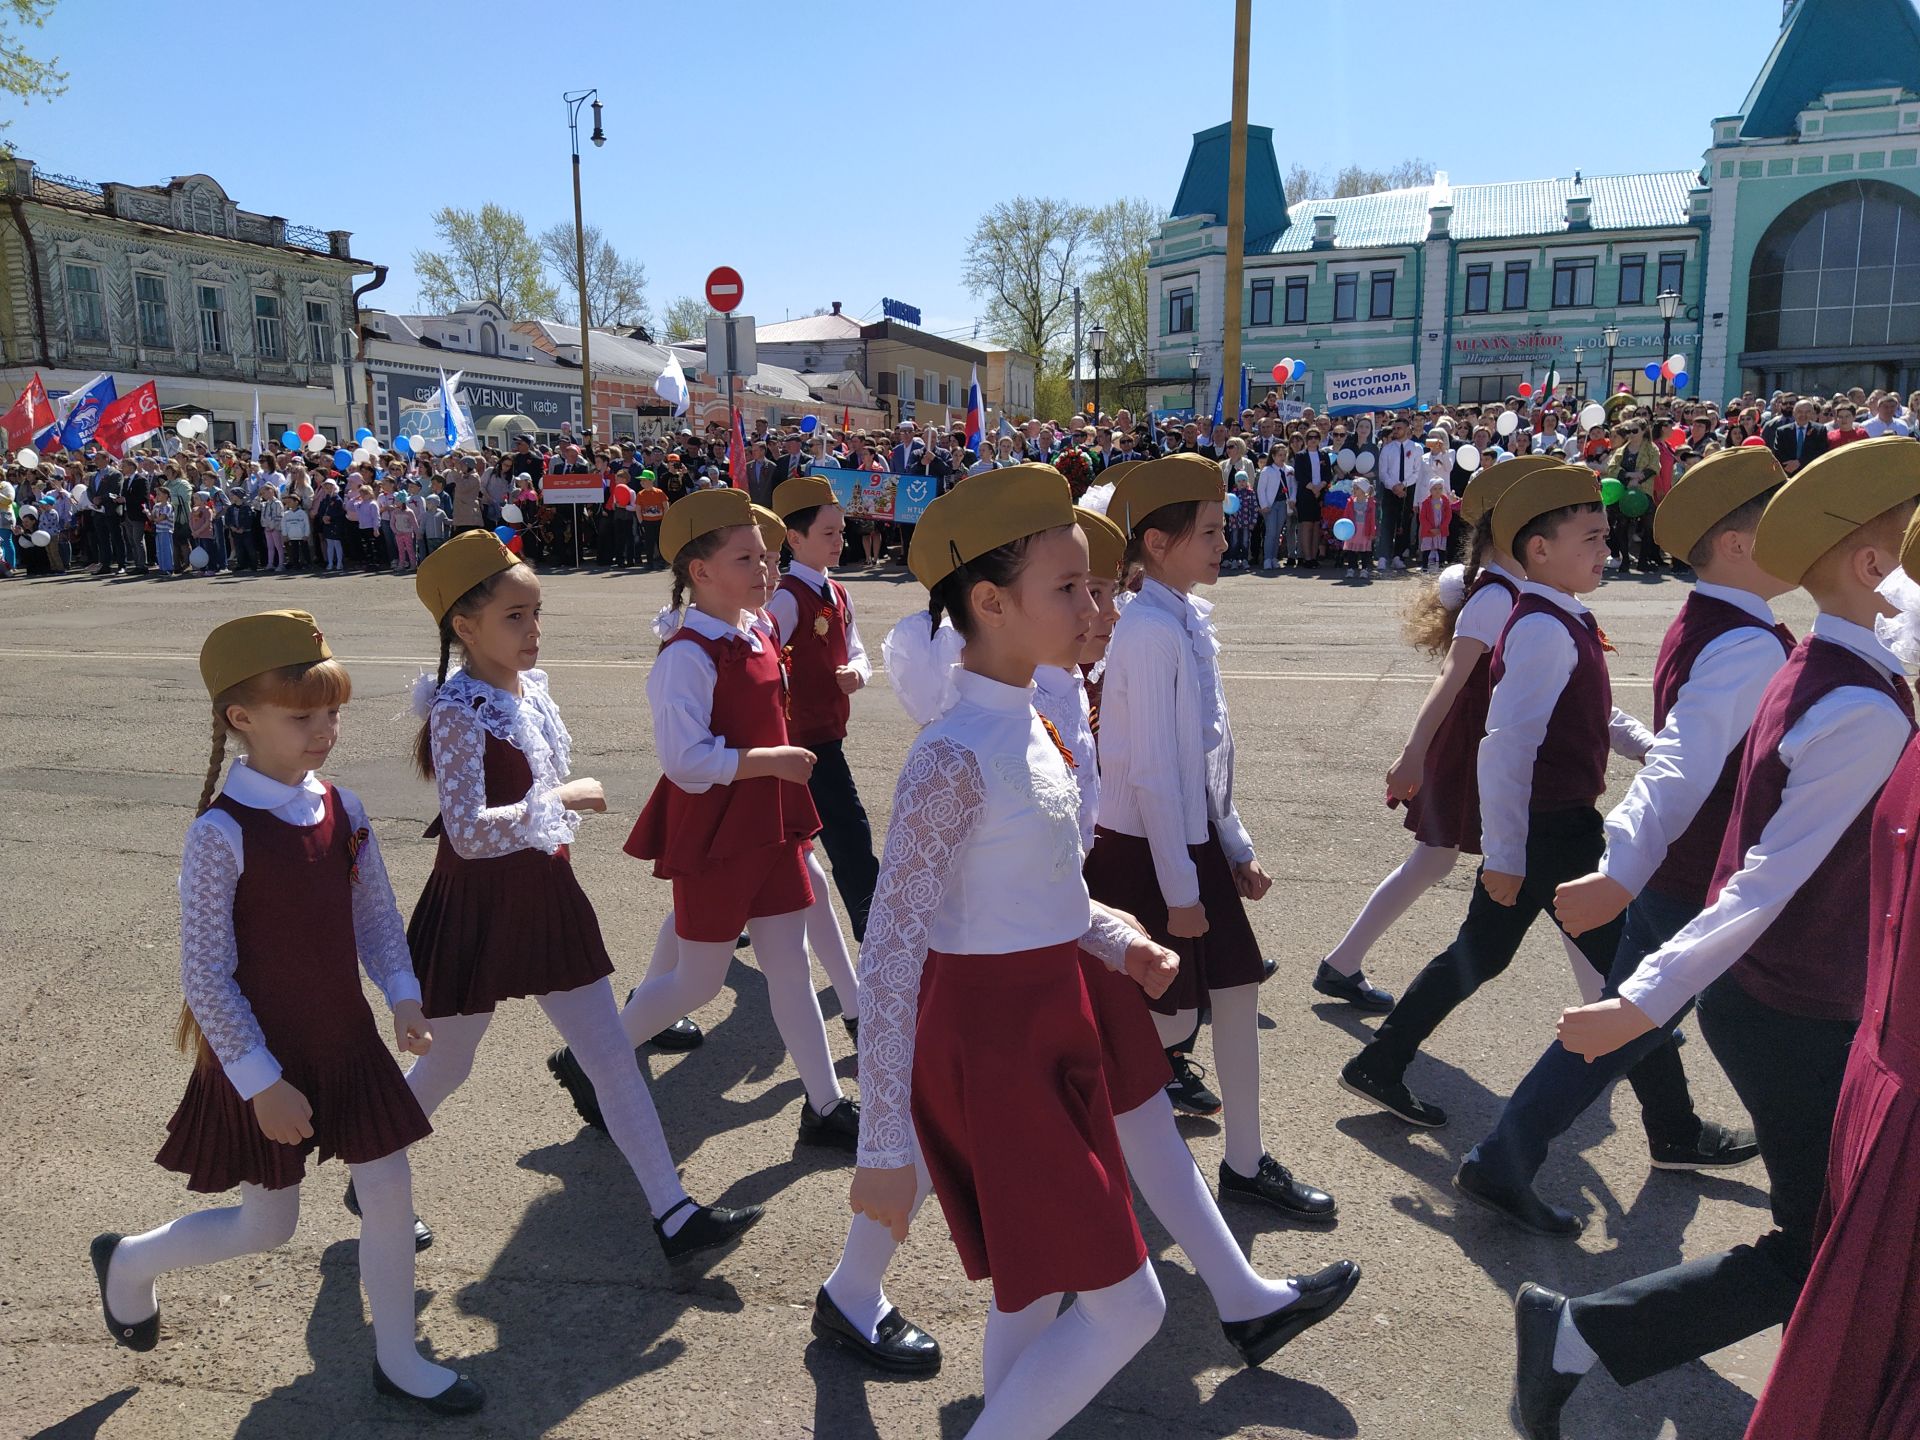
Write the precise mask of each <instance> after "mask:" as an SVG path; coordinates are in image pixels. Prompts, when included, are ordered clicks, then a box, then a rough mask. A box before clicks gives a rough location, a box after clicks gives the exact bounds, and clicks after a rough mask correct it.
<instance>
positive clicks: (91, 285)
mask: <svg viewBox="0 0 1920 1440" xmlns="http://www.w3.org/2000/svg"><path fill="white" fill-rule="evenodd" d="M67 322H68V324H70V325H71V326H72V327H73V338H74V339H76V340H95V341H104V340H105V339H106V338H107V311H106V307H105V306H104V305H102V304H101V303H100V272H99V271H98V270H96V269H94V268H93V266H91V265H69V266H67Z"/></svg>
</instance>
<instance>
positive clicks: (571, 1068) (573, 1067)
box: [547, 1046, 607, 1132]
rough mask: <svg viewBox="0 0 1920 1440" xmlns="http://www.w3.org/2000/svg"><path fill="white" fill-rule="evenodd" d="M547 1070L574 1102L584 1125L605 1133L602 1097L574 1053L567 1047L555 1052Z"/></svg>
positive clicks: (605, 1122)
mask: <svg viewBox="0 0 1920 1440" xmlns="http://www.w3.org/2000/svg"><path fill="white" fill-rule="evenodd" d="M547 1069H548V1070H549V1071H550V1072H551V1073H552V1075H553V1078H554V1079H555V1080H558V1081H559V1082H560V1088H561V1089H562V1090H564V1091H566V1092H567V1098H568V1099H569V1100H571V1101H573V1110H574V1113H575V1114H576V1115H578V1116H579V1117H580V1119H581V1120H582V1121H583V1122H584V1123H586V1124H588V1125H591V1126H592V1127H593V1128H594V1129H596V1130H599V1131H602V1132H604V1131H605V1130H606V1128H607V1121H606V1117H605V1116H603V1115H602V1114H601V1113H600V1097H599V1096H598V1095H596V1094H594V1091H593V1081H591V1080H589V1079H588V1078H587V1072H586V1071H585V1070H583V1069H581V1068H580V1062H579V1061H578V1060H576V1059H574V1058H573V1051H572V1050H571V1049H569V1048H567V1047H565V1046H562V1047H561V1048H560V1049H558V1050H556V1051H554V1052H553V1054H551V1055H549V1056H548V1057H547Z"/></svg>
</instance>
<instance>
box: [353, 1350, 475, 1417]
mask: <svg viewBox="0 0 1920 1440" xmlns="http://www.w3.org/2000/svg"><path fill="white" fill-rule="evenodd" d="M373 1388H374V1389H375V1390H377V1391H378V1392H379V1393H380V1394H382V1395H391V1396H392V1397H393V1398H394V1399H396V1400H404V1401H406V1402H407V1403H408V1404H409V1405H418V1406H419V1407H420V1408H421V1409H422V1410H426V1411H429V1412H431V1413H432V1414H435V1415H471V1414H473V1412H474V1411H476V1410H478V1409H479V1408H480V1407H481V1406H482V1405H484V1404H486V1403H487V1392H486V1391H484V1390H482V1389H481V1388H480V1387H479V1386H478V1385H477V1384H475V1383H474V1382H473V1381H471V1380H469V1379H468V1378H467V1377H466V1376H464V1375H455V1376H454V1377H453V1383H452V1384H451V1385H449V1386H447V1388H446V1389H444V1390H442V1391H441V1392H440V1393H439V1394H438V1395H415V1394H414V1393H413V1392H412V1391H411V1390H402V1389H401V1388H400V1387H399V1386H398V1385H396V1384H394V1383H393V1381H391V1380H389V1379H388V1378H387V1372H386V1371H384V1370H382V1369H381V1368H380V1362H379V1361H378V1360H376V1361H374V1362H373Z"/></svg>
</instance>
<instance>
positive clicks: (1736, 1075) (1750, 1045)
mask: <svg viewBox="0 0 1920 1440" xmlns="http://www.w3.org/2000/svg"><path fill="white" fill-rule="evenodd" d="M1917 496H1920V443H1916V442H1914V441H1912V440H1907V439H1904V438H1902V437H1898V436H1888V437H1884V438H1882V439H1877V440H1860V441H1855V442H1854V443H1853V444H1851V445H1848V446H1845V447H1843V448H1841V449H1838V450H1834V451H1831V452H1829V453H1828V454H1827V455H1824V456H1821V457H1820V458H1819V459H1818V460H1816V461H1814V462H1812V463H1811V464H1809V465H1808V466H1807V467H1806V468H1805V469H1804V470H1802V471H1800V472H1799V473H1798V474H1797V475H1795V476H1794V478H1793V479H1792V480H1790V481H1788V482H1787V484H1786V485H1785V486H1783V487H1782V488H1781V489H1780V490H1779V492H1778V493H1777V494H1775V496H1774V498H1773V500H1772V501H1771V502H1770V503H1769V504H1768V506H1767V510H1766V514H1765V515H1764V516H1763V517H1762V519H1761V521H1760V529H1759V533H1758V535H1757V537H1756V541H1755V545H1754V558H1755V559H1756V560H1757V561H1758V562H1759V563H1760V565H1761V567H1762V568H1763V569H1765V570H1767V571H1769V572H1770V573H1772V574H1774V575H1776V576H1778V577H1779V578H1780V579H1781V580H1783V581H1787V582H1790V583H1793V584H1799V585H1803V586H1804V587H1805V588H1806V591H1807V593H1808V594H1809V595H1811V596H1812V597H1813V599H1814V602H1815V604H1816V605H1817V606H1818V607H1819V611H1820V613H1819V617H1818V618H1817V619H1816V620H1815V621H1814V626H1813V633H1812V635H1810V636H1809V637H1808V638H1806V639H1804V640H1802V641H1801V642H1800V643H1799V645H1797V646H1796V647H1795V648H1794V651H1793V654H1792V655H1791V657H1789V659H1788V660H1787V663H1786V664H1785V665H1784V666H1783V667H1782V668H1781V670H1780V672H1779V674H1777V675H1776V676H1775V677H1774V678H1773V681H1772V682H1771V683H1770V684H1769V685H1768V686H1767V690H1766V693H1765V695H1764V696H1763V697H1762V698H1761V701H1760V707H1759V711H1758V713H1757V714H1756V715H1755V716H1754V720H1753V726H1752V728H1751V730H1750V731H1749V732H1748V735H1747V747H1746V754H1745V756H1744V757H1743V759H1742V761H1741V766H1740V779H1739V784H1738V786H1737V787H1736V789H1735V791H1734V797H1733V807H1732V812H1731V815H1730V817H1729V820H1728V823H1727V831H1726V835H1725V838H1724V840H1723V842H1722V845H1721V848H1720V855H1719V859H1718V862H1717V864H1716V866H1715V869H1714V876H1713V882H1712V885H1711V887H1710V888H1709V890H1708V896H1707V899H1708V904H1707V908H1706V910H1704V911H1703V912H1702V913H1701V914H1700V915H1699V916H1698V917H1697V918H1695V919H1694V920H1692V921H1691V922H1689V923H1688V924H1687V925H1686V926H1684V927H1683V928H1682V929H1681V930H1680V931H1679V933H1678V934H1676V935H1675V936H1674V937H1673V939H1672V940H1670V941H1669V942H1668V943H1667V944H1665V945H1663V946H1661V947H1660V948H1659V949H1658V950H1656V951H1654V952H1653V954H1651V955H1649V956H1648V957H1647V958H1646V959H1645V960H1643V961H1641V963H1640V966H1639V968H1638V969H1637V970H1635V972H1634V973H1633V975H1632V976H1630V977H1629V978H1628V979H1626V980H1625V981H1623V982H1622V983H1621V985H1620V987H1619V994H1618V996H1617V997H1616V998H1614V999H1610V1000H1603V1001H1601V1002H1600V1003H1599V1004H1597V1005H1588V1006H1582V1007H1579V1008H1577V1009H1573V1010H1569V1011H1567V1012H1566V1014H1564V1015H1563V1016H1562V1017H1561V1020H1560V1043H1561V1044H1562V1045H1563V1046H1565V1047H1566V1048H1567V1049H1568V1050H1571V1051H1574V1052H1576V1053H1578V1054H1580V1055H1584V1056H1587V1057H1588V1058H1598V1057H1599V1056H1602V1055H1606V1054H1610V1053H1611V1052H1613V1051H1614V1050H1617V1049H1619V1048H1620V1047H1621V1046H1623V1045H1626V1044H1629V1043H1631V1042H1632V1041H1634V1040H1636V1039H1638V1038H1639V1037H1640V1036H1642V1035H1644V1034H1647V1033H1649V1032H1650V1031H1652V1030H1653V1029H1654V1028H1655V1027H1656V1026H1659V1025H1663V1024H1665V1023H1667V1022H1668V1021H1670V1020H1671V1019H1672V1018H1673V1017H1674V1016H1675V1015H1677V1014H1679V1013H1680V1010H1681V1008H1682V1007H1683V1006H1685V1005H1686V1004H1687V1002H1688V1001H1690V1000H1692V999H1693V998H1694V997H1695V996H1698V997H1699V1010H1700V1029H1701V1033H1702V1034H1703V1035H1705V1036H1706V1040H1707V1044H1708V1045H1709V1046H1711V1047H1712V1049H1713V1053H1714V1056H1715V1057H1716V1058H1717V1059H1718V1060H1719V1061H1720V1065H1721V1068H1722V1069H1724V1070H1725V1071H1726V1072H1727V1078H1728V1080H1730V1081H1731V1082H1732V1083H1733V1088H1734V1091H1735V1093H1737V1094H1738V1095H1739V1097H1740V1099H1741V1102H1742V1103H1743V1104H1744V1105H1745V1106H1746V1107H1747V1110H1748V1112H1749V1113H1750V1114H1751V1115H1752V1116H1753V1119H1754V1128H1755V1130H1756V1131H1757V1132H1758V1134H1759V1139H1760V1155H1761V1158H1762V1159H1763V1160H1764V1161H1765V1162H1766V1166H1767V1175H1768V1179H1769V1181H1770V1182H1771V1186H1772V1196H1771V1198H1772V1204H1773V1220H1774V1226H1775V1228H1774V1229H1773V1230H1771V1231H1769V1232H1768V1233H1767V1234H1766V1235H1764V1236H1762V1237H1761V1238H1760V1239H1759V1240H1758V1241H1757V1242H1756V1243H1755V1244H1752V1245H1742V1246H1739V1247H1738V1248H1736V1249H1733V1250H1730V1251H1727V1252H1726V1253H1724V1254H1721V1255H1713V1256H1709V1257H1707V1258H1706V1259H1702V1260H1693V1261H1689V1262H1687V1263H1685V1264H1682V1265H1676V1266H1672V1267H1670V1268H1668V1269H1666V1270H1662V1271H1659V1272H1657V1273H1655V1274H1652V1275H1646V1276H1642V1277H1641V1278H1639V1279H1637V1280H1630V1281H1627V1282H1625V1283H1624V1284H1620V1285H1615V1286H1614V1287H1612V1288H1611V1289H1609V1290H1604V1291H1601V1292H1600V1293H1598V1294H1595V1295H1586V1296H1581V1297H1579V1298H1578V1299H1575V1300H1572V1301H1569V1300H1568V1299H1567V1298H1566V1297H1565V1296H1562V1295H1559V1294H1556V1293H1555V1292H1553V1291H1551V1290H1548V1289H1546V1288H1544V1287H1542V1286H1539V1285H1534V1284H1527V1285H1523V1286H1522V1287H1521V1289H1520V1293H1519V1295H1518V1296H1517V1297H1516V1298H1515V1301H1514V1321H1515V1327H1516V1330H1517V1332H1518V1340H1519V1368H1518V1373H1517V1378H1516V1382H1515V1386H1516V1397H1515V1407H1516V1412H1517V1414H1518V1415H1519V1417H1520V1420H1521V1424H1522V1428H1523V1430H1524V1431H1525V1433H1526V1434H1528V1435H1529V1436H1533V1437H1536V1440H1538V1437H1545V1436H1557V1435H1559V1433H1560V1418H1559V1417H1560V1409H1561V1407H1562V1406H1563V1405H1564V1404H1565V1403H1566V1401H1567V1398H1568V1396H1569V1395H1571V1394H1572V1392H1573V1388H1574V1386H1575V1385H1577V1384H1578V1383H1579V1381H1580V1377H1581V1376H1582V1375H1584V1374H1585V1373H1586V1372H1587V1371H1588V1370H1590V1369H1591V1368H1592V1367H1593V1365H1594V1363H1595V1361H1596V1360H1598V1361H1601V1362H1603V1363H1604V1364H1605V1365H1606V1367H1607V1370H1608V1371H1609V1373H1611V1374H1612V1375H1613V1377H1614V1378H1615V1379H1616V1380H1618V1381H1620V1382H1621V1383H1622V1384H1631V1383H1633V1382H1634V1381H1636V1380H1641V1379H1644V1378H1645V1377H1647V1376H1649V1375H1656V1374H1659V1373H1660V1372H1661V1371H1663V1370H1668V1369H1671V1368H1673V1367H1674V1366H1676V1365H1680V1364H1684V1363H1685V1362H1686V1361H1688V1360H1694V1359H1698V1358H1699V1357H1700V1356H1702V1355H1705V1354H1708V1353H1709V1352H1711V1351H1714V1350H1718V1349H1719V1348H1721V1347H1722V1346H1724V1345H1731V1344H1733V1343H1735V1342H1736V1341H1739V1340H1743V1339H1745V1338H1747V1337H1748V1336H1750V1335H1754V1334H1757V1333H1759V1332H1760V1331H1762V1330H1764V1329H1766V1328H1767V1327H1768V1326H1771V1325H1779V1324H1782V1323H1783V1322H1784V1321H1785V1320H1786V1319H1787V1317H1788V1316H1789V1315H1790V1314H1792V1313H1793V1307H1794V1303H1795V1301H1796V1300H1797V1299H1798V1297H1799V1294H1800V1288H1801V1285H1802V1284H1803V1282H1804V1281H1805V1279H1806V1275H1807V1269H1808V1266H1809V1265H1810V1264H1811V1261H1812V1254H1813V1236H1814V1226H1815V1220H1816V1216H1817V1213H1818V1210H1819V1205H1820V1197H1821V1193H1822V1190H1823V1187H1824V1184H1825V1179H1826V1171H1827V1149H1828V1137H1829V1134H1830V1132H1831V1131H1832V1128H1833V1120H1834V1112H1835V1110H1836V1108H1837V1106H1838V1102H1839V1092H1840V1080H1841V1076H1842V1074H1843V1073H1844V1071H1845V1069H1846V1065H1847V1053H1848V1049H1849V1047H1850V1046H1851V1045H1852V1042H1853V1033H1854V1029H1855V1026H1856V1025H1857V1024H1858V1022H1859V1019H1860V1007H1861V996H1862V993H1863V990H1864V987H1865V972H1866V960H1867V932H1868V926H1869V924H1870V923H1871V922H1870V920H1869V916H1868V907H1867V858H1868V830H1869V822H1870V820H1871V817H1872V813H1873V806H1874V802H1875V801H1876V799H1877V798H1878V797H1879V794H1880V791H1881V789H1882V787H1884V786H1885V784H1886V782H1887V777H1888V775H1890V774H1891V773H1892V771H1893V767H1894V765H1895V763H1896V762H1897V761H1898V760H1899V758H1900V753H1901V751H1902V750H1903V749H1904V748H1905V747H1906V744H1907V741H1908V740H1909V738H1910V737H1911V736H1912V735H1913V733H1914V724H1913V697H1912V693H1911V692H1910V691H1909V690H1908V688H1907V683H1906V679H1905V677H1904V675H1903V673H1902V671H1901V667H1900V662H1899V660H1898V659H1897V658H1896V657H1895V656H1894V655H1893V653H1892V652H1891V651H1889V650H1888V649H1887V648H1886V647H1885V646H1884V645H1883V644H1882V643H1881V642H1880V640H1879V639H1878V638H1877V637H1876V636H1875V634H1874V631H1873V622H1874V620H1875V619H1876V618H1877V617H1878V616H1880V615H1881V614H1882V613H1884V609H1885V605H1884V602H1883V601H1882V599H1881V597H1880V596H1879V595H1878V594H1877V593H1876V591H1877V588H1878V586H1879V585H1880V584H1881V583H1882V582H1883V581H1884V580H1885V579H1887V577H1888V576H1890V575H1891V574H1892V573H1893V571H1894V569H1895V567H1896V566H1897V565H1898V563H1899V552H1900V542H1901V535H1902V531H1903V530H1904V528H1905V526H1906V523H1907V520H1908V518H1909V517H1910V516H1911V515H1912V514H1913V510H1914V500H1915V498H1916V497H1917Z"/></svg>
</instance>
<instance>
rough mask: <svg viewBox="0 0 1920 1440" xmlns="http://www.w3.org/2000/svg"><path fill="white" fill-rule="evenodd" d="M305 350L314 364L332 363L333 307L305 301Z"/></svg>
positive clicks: (320, 302)
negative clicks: (310, 353) (311, 357)
mask: <svg viewBox="0 0 1920 1440" xmlns="http://www.w3.org/2000/svg"><path fill="white" fill-rule="evenodd" d="M307 348H308V349H309V350H311V351H312V352H313V359H314V363H315V364H318V365H331V364H332V363H333V306H331V305H329V304H327V302H326V301H324V300H309V301H307ZM489 353H491V352H489Z"/></svg>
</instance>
